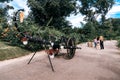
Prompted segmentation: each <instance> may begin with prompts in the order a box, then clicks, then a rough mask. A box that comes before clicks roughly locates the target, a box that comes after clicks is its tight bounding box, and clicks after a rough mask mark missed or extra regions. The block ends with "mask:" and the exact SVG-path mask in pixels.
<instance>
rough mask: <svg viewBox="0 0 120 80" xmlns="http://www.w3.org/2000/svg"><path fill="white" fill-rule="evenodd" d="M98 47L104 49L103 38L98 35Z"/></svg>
mask: <svg viewBox="0 0 120 80" xmlns="http://www.w3.org/2000/svg"><path fill="white" fill-rule="evenodd" d="M100 49H104V38H103V36H100Z"/></svg>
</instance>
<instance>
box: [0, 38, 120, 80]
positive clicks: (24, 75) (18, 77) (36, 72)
mask: <svg viewBox="0 0 120 80" xmlns="http://www.w3.org/2000/svg"><path fill="white" fill-rule="evenodd" d="M116 43H117V42H116V41H114V40H113V41H105V49H104V50H96V49H94V48H89V47H87V46H86V44H80V45H79V46H80V47H82V49H81V50H77V51H76V55H75V56H74V58H73V59H71V60H65V59H64V58H62V57H59V58H54V59H52V62H53V66H54V69H55V72H52V70H51V67H50V65H49V61H48V58H47V55H46V54H45V52H44V51H41V52H38V53H37V54H36V55H35V57H34V58H33V60H32V62H31V63H30V64H29V65H28V64H27V62H28V61H29V59H30V57H31V55H32V54H31V55H28V56H24V57H20V58H16V59H12V60H6V61H1V62H0V80H120V50H118V48H117V47H116Z"/></svg>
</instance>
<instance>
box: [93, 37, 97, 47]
mask: <svg viewBox="0 0 120 80" xmlns="http://www.w3.org/2000/svg"><path fill="white" fill-rule="evenodd" d="M96 46H97V38H95V39H94V47H95V48H96Z"/></svg>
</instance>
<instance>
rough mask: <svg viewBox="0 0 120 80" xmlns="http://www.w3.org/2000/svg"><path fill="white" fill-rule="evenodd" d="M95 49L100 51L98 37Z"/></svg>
mask: <svg viewBox="0 0 120 80" xmlns="http://www.w3.org/2000/svg"><path fill="white" fill-rule="evenodd" d="M96 49H100V40H99V37H97V44H96Z"/></svg>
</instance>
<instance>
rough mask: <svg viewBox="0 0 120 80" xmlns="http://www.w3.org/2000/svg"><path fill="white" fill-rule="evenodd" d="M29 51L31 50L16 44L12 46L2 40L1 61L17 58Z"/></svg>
mask: <svg viewBox="0 0 120 80" xmlns="http://www.w3.org/2000/svg"><path fill="white" fill-rule="evenodd" d="M29 53H30V51H27V50H25V49H22V48H19V47H16V46H10V45H8V43H6V42H2V41H0V61H2V60H7V59H13V58H17V57H20V56H24V55H27V54H29Z"/></svg>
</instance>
